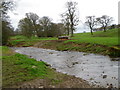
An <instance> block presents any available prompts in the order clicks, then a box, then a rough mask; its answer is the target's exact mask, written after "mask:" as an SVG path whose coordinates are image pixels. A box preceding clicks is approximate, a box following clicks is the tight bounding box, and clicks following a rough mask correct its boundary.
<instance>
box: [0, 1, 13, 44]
mask: <svg viewBox="0 0 120 90" xmlns="http://www.w3.org/2000/svg"><path fill="white" fill-rule="evenodd" d="M14 6H15V2H13V1H8V0H2V1H0V20H1V21H2V25H1V26H2V28H0V32H1V33H2V34H1V35H0V37H1V38H0V42H2V45H6V44H7V42H8V39H9V37H10V36H11V33H13V27H12V26H11V23H10V18H9V16H8V11H11V10H13V8H14ZM1 39H2V40H1ZM0 44H1V43H0Z"/></svg>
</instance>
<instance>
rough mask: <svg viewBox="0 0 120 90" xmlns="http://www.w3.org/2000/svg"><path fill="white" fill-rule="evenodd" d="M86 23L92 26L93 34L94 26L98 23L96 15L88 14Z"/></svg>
mask: <svg viewBox="0 0 120 90" xmlns="http://www.w3.org/2000/svg"><path fill="white" fill-rule="evenodd" d="M85 24H86V25H87V26H88V27H89V28H90V30H91V34H93V29H94V26H95V25H96V18H95V16H87V17H86V22H85Z"/></svg>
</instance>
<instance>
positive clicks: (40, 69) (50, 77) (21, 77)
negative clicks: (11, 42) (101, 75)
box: [0, 46, 91, 88]
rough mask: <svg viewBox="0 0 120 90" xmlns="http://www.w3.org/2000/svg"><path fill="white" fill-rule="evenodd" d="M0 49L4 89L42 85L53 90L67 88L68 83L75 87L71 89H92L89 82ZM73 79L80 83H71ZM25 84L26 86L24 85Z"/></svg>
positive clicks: (5, 48) (9, 50) (41, 62)
mask: <svg viewBox="0 0 120 90" xmlns="http://www.w3.org/2000/svg"><path fill="white" fill-rule="evenodd" d="M0 48H2V53H3V56H2V76H3V77H2V81H3V82H2V83H3V85H2V86H3V88H8V87H13V88H15V87H19V86H20V85H21V87H22V88H25V87H29V85H31V87H34V86H35V85H37V86H35V87H36V88H38V87H39V85H40V83H42V84H41V85H42V87H48V88H52V87H53V86H54V87H58V88H60V87H67V85H66V84H65V83H66V82H68V83H67V84H68V85H69V84H70V85H71V84H72V85H73V86H71V87H83V88H85V87H91V86H90V85H89V84H88V83H87V82H85V81H83V80H81V79H79V78H75V77H74V76H68V75H66V74H61V73H58V72H56V71H55V70H53V69H51V68H50V67H49V65H48V64H46V63H45V62H43V61H36V60H35V59H31V58H28V57H27V56H26V55H22V54H18V53H15V52H14V51H12V50H11V49H9V48H8V47H4V46H3V47H0ZM71 79H72V80H78V81H79V83H74V82H73V81H70V80H71ZM41 80H42V81H41ZM23 83H25V84H24V85H22V84H23ZM27 83H29V84H27ZM81 83H82V84H81ZM33 85H34V86H33ZM77 85H78V86H77ZM35 87H34V88H35Z"/></svg>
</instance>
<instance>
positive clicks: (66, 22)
mask: <svg viewBox="0 0 120 90" xmlns="http://www.w3.org/2000/svg"><path fill="white" fill-rule="evenodd" d="M61 17H62V23H63V24H64V28H65V32H66V34H67V35H69V34H70V20H69V17H68V16H67V15H64V14H61Z"/></svg>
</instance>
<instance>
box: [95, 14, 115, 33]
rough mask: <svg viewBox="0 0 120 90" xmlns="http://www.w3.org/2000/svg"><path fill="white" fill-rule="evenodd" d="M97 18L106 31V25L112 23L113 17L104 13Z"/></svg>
mask: <svg viewBox="0 0 120 90" xmlns="http://www.w3.org/2000/svg"><path fill="white" fill-rule="evenodd" d="M96 20H97V21H98V23H99V24H101V26H102V27H103V28H104V32H106V27H107V26H108V25H109V24H111V22H112V21H113V18H112V17H110V16H107V15H103V16H102V17H99V18H96Z"/></svg>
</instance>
